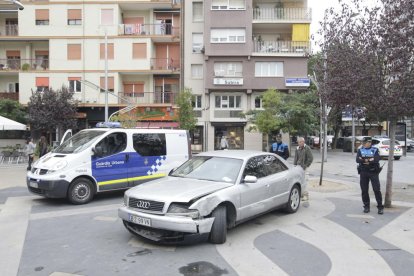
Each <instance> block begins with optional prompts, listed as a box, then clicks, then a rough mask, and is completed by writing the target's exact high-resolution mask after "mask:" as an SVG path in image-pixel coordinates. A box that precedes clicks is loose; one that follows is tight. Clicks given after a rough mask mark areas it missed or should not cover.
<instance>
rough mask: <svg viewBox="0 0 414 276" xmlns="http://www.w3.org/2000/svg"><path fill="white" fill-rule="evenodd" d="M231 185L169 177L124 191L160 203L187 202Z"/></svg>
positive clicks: (129, 195)
mask: <svg viewBox="0 0 414 276" xmlns="http://www.w3.org/2000/svg"><path fill="white" fill-rule="evenodd" d="M233 185H234V184H233V183H226V182H214V181H207V180H199V179H190V178H181V177H170V176H167V177H165V178H162V179H159V180H154V181H150V182H146V183H144V184H141V185H138V186H136V187H134V188H132V189H129V190H128V191H126V193H125V194H126V195H127V196H128V197H131V196H132V197H134V198H139V199H148V200H154V201H162V202H189V201H190V200H192V199H194V198H198V197H202V196H204V195H207V194H211V193H213V192H215V191H218V190H221V189H224V188H227V187H230V186H233Z"/></svg>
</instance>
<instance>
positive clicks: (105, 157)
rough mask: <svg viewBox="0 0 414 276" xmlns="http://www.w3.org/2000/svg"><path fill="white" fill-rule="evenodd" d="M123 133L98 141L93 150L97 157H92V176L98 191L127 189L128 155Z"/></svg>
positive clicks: (125, 137) (110, 135)
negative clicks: (97, 150)
mask: <svg viewBox="0 0 414 276" xmlns="http://www.w3.org/2000/svg"><path fill="white" fill-rule="evenodd" d="M126 147H127V135H126V133H125V132H113V133H111V134H109V135H107V136H105V137H104V138H103V139H102V140H101V141H99V142H98V143H97V144H96V146H95V149H99V152H100V153H101V154H100V155H99V156H98V155H97V154H95V155H94V156H93V157H92V175H93V177H95V179H96V180H97V182H98V189H99V191H106V190H114V189H122V188H127V187H128V157H129V155H128V153H127V152H125V149H126Z"/></svg>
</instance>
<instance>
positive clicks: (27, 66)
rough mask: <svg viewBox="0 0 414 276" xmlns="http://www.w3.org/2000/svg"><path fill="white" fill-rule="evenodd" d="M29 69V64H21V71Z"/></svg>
mask: <svg viewBox="0 0 414 276" xmlns="http://www.w3.org/2000/svg"><path fill="white" fill-rule="evenodd" d="M29 69H30V64H29V63H25V64H23V65H22V70H23V71H28V70H29Z"/></svg>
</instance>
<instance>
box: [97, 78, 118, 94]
mask: <svg viewBox="0 0 414 276" xmlns="http://www.w3.org/2000/svg"><path fill="white" fill-rule="evenodd" d="M100 87H101V92H105V77H101V79H100ZM108 91H109V92H114V91H115V90H114V77H108Z"/></svg>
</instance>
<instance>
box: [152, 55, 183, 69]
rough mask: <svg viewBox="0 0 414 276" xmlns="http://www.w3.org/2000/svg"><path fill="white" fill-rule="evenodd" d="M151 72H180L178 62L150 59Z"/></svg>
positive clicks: (166, 59)
mask: <svg viewBox="0 0 414 276" xmlns="http://www.w3.org/2000/svg"><path fill="white" fill-rule="evenodd" d="M151 70H172V71H179V70H180V61H179V60H174V59H172V58H151Z"/></svg>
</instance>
